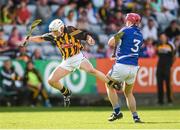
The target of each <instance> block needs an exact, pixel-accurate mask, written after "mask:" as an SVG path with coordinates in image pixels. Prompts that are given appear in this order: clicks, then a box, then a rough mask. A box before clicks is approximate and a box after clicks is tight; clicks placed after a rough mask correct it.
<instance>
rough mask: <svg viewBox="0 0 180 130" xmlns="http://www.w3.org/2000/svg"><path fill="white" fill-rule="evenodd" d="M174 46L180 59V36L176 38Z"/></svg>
mask: <svg viewBox="0 0 180 130" xmlns="http://www.w3.org/2000/svg"><path fill="white" fill-rule="evenodd" d="M174 44H175V46H176V51H177V53H176V55H177V56H178V57H180V34H179V35H177V36H176V38H175V39H174Z"/></svg>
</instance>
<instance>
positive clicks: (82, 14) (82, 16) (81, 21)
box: [76, 8, 89, 31]
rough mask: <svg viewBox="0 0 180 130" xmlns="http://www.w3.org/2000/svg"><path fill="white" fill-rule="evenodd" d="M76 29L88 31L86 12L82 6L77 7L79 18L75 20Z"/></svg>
mask: <svg viewBox="0 0 180 130" xmlns="http://www.w3.org/2000/svg"><path fill="white" fill-rule="evenodd" d="M76 27H77V28H78V29H81V30H84V31H88V30H89V22H88V17H87V12H86V10H85V9H84V8H80V9H79V18H78V20H77V26H76Z"/></svg>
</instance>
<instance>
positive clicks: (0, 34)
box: [0, 26, 9, 52]
mask: <svg viewBox="0 0 180 130" xmlns="http://www.w3.org/2000/svg"><path fill="white" fill-rule="evenodd" d="M8 49H9V48H8V47H7V41H6V40H5V39H4V29H3V27H2V26H0V52H4V51H6V50H8Z"/></svg>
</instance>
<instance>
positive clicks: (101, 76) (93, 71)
mask: <svg viewBox="0 0 180 130" xmlns="http://www.w3.org/2000/svg"><path fill="white" fill-rule="evenodd" d="M80 69H82V70H84V71H86V72H87V73H90V74H92V75H94V76H96V77H97V78H98V79H100V80H101V81H103V82H105V83H107V82H109V79H108V78H107V77H106V75H105V74H103V73H102V72H100V71H98V70H97V69H95V68H94V67H93V66H92V64H91V63H90V62H89V61H88V60H87V59H86V58H84V59H83V61H82V62H81V64H80Z"/></svg>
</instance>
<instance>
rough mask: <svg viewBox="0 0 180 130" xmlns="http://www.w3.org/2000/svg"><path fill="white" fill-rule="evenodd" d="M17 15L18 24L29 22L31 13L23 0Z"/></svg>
mask: <svg viewBox="0 0 180 130" xmlns="http://www.w3.org/2000/svg"><path fill="white" fill-rule="evenodd" d="M16 15H17V22H18V24H25V25H26V24H28V23H29V20H30V17H31V13H30V11H29V10H28V8H27V5H26V3H25V2H24V1H21V4H20V7H19V8H18V9H17V11H16Z"/></svg>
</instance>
